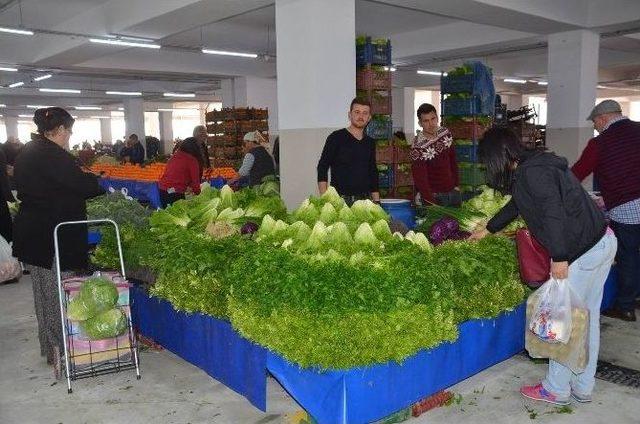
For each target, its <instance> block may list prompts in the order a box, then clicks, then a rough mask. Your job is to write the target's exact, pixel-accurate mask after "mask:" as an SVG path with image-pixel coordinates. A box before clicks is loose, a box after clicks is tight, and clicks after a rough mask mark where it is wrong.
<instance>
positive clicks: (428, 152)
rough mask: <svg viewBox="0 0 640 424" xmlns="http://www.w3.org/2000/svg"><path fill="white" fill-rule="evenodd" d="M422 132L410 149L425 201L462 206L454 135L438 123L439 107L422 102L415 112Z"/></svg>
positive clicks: (414, 172) (417, 185) (415, 180)
mask: <svg viewBox="0 0 640 424" xmlns="http://www.w3.org/2000/svg"><path fill="white" fill-rule="evenodd" d="M416 115H417V116H418V122H419V123H420V126H421V127H422V131H421V132H420V133H419V134H418V135H417V136H416V137H415V139H414V141H413V145H412V148H411V153H410V157H411V171H412V173H413V181H414V184H415V186H416V189H417V190H418V191H419V192H420V197H421V199H422V201H423V202H430V203H437V204H439V205H442V206H457V205H460V202H461V197H460V191H459V189H458V184H459V176H458V162H457V161H456V151H455V148H454V145H453V137H452V136H451V133H450V132H449V130H448V129H446V128H444V127H441V126H440V125H439V123H438V113H437V111H436V108H435V107H433V105H430V104H429V103H423V104H421V105H420V107H419V108H418V111H417V113H416Z"/></svg>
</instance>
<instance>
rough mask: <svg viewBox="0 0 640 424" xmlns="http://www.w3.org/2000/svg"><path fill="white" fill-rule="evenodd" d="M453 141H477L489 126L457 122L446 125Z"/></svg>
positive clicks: (470, 122)
mask: <svg viewBox="0 0 640 424" xmlns="http://www.w3.org/2000/svg"><path fill="white" fill-rule="evenodd" d="M446 127H447V129H448V130H449V132H450V133H451V136H452V137H453V138H454V139H463V140H479V139H481V138H482V136H483V135H484V133H485V132H486V131H487V130H488V129H489V128H490V127H491V125H482V124H480V123H478V122H473V121H457V122H451V123H449V124H447V125H446Z"/></svg>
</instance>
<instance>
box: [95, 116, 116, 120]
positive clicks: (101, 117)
mask: <svg viewBox="0 0 640 424" xmlns="http://www.w3.org/2000/svg"><path fill="white" fill-rule="evenodd" d="M91 119H111V117H110V116H92V117H91Z"/></svg>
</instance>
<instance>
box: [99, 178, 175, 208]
mask: <svg viewBox="0 0 640 424" xmlns="http://www.w3.org/2000/svg"><path fill="white" fill-rule="evenodd" d="M99 181H100V185H101V186H102V188H104V189H105V190H109V188H113V189H114V190H118V191H120V190H122V189H123V188H126V189H127V194H128V195H129V196H131V197H133V198H134V199H137V200H139V201H141V202H147V203H149V204H150V205H151V206H152V207H153V208H156V209H157V208H160V207H162V203H161V202H160V189H159V188H158V183H157V182H143V181H135V180H121V179H117V178H100V180H99Z"/></svg>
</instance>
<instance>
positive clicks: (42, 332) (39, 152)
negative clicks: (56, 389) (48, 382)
mask: <svg viewBox="0 0 640 424" xmlns="http://www.w3.org/2000/svg"><path fill="white" fill-rule="evenodd" d="M33 121H34V122H35V124H36V126H37V127H38V133H37V134H32V136H31V141H30V142H29V143H27V144H26V145H25V147H24V149H23V151H22V153H20V155H19V156H18V158H17V159H16V164H15V174H14V175H15V182H16V188H17V191H18V199H19V200H20V201H21V204H20V209H19V211H18V214H17V216H16V219H15V224H14V239H13V240H14V244H13V254H14V256H15V257H17V258H18V259H19V260H20V261H21V262H23V263H25V264H26V265H27V267H28V269H29V271H30V272H31V279H32V282H33V293H34V298H35V310H36V318H37V321H38V339H39V340H40V353H41V354H42V355H43V356H46V357H47V362H48V363H50V364H52V363H56V362H57V361H58V360H59V358H60V352H62V351H63V344H62V327H61V325H60V304H59V300H58V284H57V278H56V269H55V264H54V241H53V231H54V228H55V227H56V225H58V224H59V223H61V222H65V221H82V220H86V219H87V209H86V200H87V199H90V198H92V197H96V196H98V195H100V194H102V193H104V190H103V189H102V188H101V187H100V185H99V184H98V178H97V177H96V176H95V175H93V174H89V173H85V172H83V171H82V169H81V168H80V166H79V165H78V162H77V160H76V158H75V157H74V156H73V155H71V153H69V152H68V151H66V150H65V149H66V148H68V145H69V138H70V137H71V134H72V128H73V124H74V119H73V118H72V117H71V115H70V114H69V113H68V112H67V111H66V110H64V109H61V108H58V107H52V108H46V109H38V110H36V112H35V115H34V117H33ZM87 238H88V235H87V226H86V225H74V226H67V227H62V228H61V229H60V230H59V240H60V266H61V271H67V270H86V269H87V266H88V250H89V246H88V243H87Z"/></svg>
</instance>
